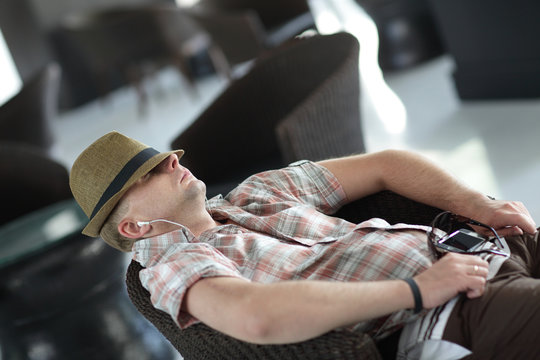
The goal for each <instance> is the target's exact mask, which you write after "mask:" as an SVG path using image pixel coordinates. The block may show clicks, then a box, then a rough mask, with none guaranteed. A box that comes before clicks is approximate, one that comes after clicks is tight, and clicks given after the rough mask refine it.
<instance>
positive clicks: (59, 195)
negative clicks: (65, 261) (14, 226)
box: [0, 142, 72, 225]
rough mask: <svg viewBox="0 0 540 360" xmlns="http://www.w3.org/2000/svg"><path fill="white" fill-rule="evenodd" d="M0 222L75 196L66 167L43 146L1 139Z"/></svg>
mask: <svg viewBox="0 0 540 360" xmlns="http://www.w3.org/2000/svg"><path fill="white" fill-rule="evenodd" d="M0 187H1V188H2V203H1V204H2V205H1V207H0V225H2V224H4V223H7V222H9V221H11V220H13V219H15V218H17V217H19V216H21V215H24V214H27V213H29V212H32V211H34V210H37V209H40V208H42V207H45V206H47V205H50V204H53V203H55V202H58V201H61V200H65V199H69V198H71V197H72V195H71V190H70V188H69V176H68V171H67V169H66V168H65V167H64V166H63V165H62V164H60V163H58V162H57V161H56V160H54V159H52V158H51V157H50V156H49V155H47V154H46V153H45V152H44V151H43V150H42V149H40V148H38V147H35V146H31V145H27V144H25V143H16V142H0Z"/></svg>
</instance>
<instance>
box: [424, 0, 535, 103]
mask: <svg viewBox="0 0 540 360" xmlns="http://www.w3.org/2000/svg"><path fill="white" fill-rule="evenodd" d="M429 3H430V5H431V7H432V9H433V13H434V15H435V19H436V21H437V25H438V26H439V28H440V30H441V35H442V38H443V40H444V42H445V44H446V46H447V48H448V52H449V53H450V55H451V56H452V57H453V59H454V61H455V69H454V73H453V80H454V84H455V86H456V90H457V94H458V96H459V97H460V98H461V99H464V100H478V99H516V98H538V97H539V96H540V67H539V66H538V63H539V61H540V49H539V48H538V46H536V43H537V42H538V34H539V33H540V22H539V21H538V18H539V17H540V3H538V2H535V1H530V0H516V1H513V2H512V3H509V2H506V1H501V0H496V1H487V0H476V1H467V0H455V1H442V0H429Z"/></svg>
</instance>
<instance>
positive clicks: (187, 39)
mask: <svg viewBox="0 0 540 360" xmlns="http://www.w3.org/2000/svg"><path fill="white" fill-rule="evenodd" d="M52 38H53V44H54V45H55V49H56V51H57V53H58V57H59V59H60V61H61V64H62V66H63V67H64V68H65V69H66V73H67V74H68V79H69V80H70V83H69V84H68V85H69V86H68V87H66V89H71V91H73V90H78V92H76V93H74V94H72V95H71V99H69V100H66V102H72V103H74V104H81V103H84V102H86V101H88V100H91V99H94V93H97V94H98V95H99V96H100V97H105V96H106V95H107V94H108V93H109V92H111V91H112V90H114V89H116V88H118V87H120V86H123V85H125V84H129V85H131V86H133V87H134V89H135V90H136V92H137V95H138V99H139V109H140V110H141V111H144V109H145V107H146V103H147V97H148V95H147V94H146V91H145V87H144V80H145V79H146V78H149V77H151V76H152V75H154V74H155V73H157V71H158V70H159V69H162V68H163V67H165V66H171V67H173V68H174V69H176V70H178V73H179V74H181V76H182V77H183V78H184V79H185V80H186V81H187V83H188V85H189V86H188V88H190V90H191V91H192V92H195V79H196V77H197V76H198V74H197V72H196V68H195V66H194V65H193V62H194V59H195V58H196V57H197V56H203V55H207V59H208V61H209V64H208V66H209V67H211V70H208V71H216V72H218V73H219V74H221V75H223V76H225V77H229V66H228V64H227V63H226V58H225V57H224V56H223V55H222V53H221V51H220V49H219V48H216V47H215V45H214V43H213V42H212V41H211V39H210V36H209V35H208V34H207V33H206V31H204V30H203V29H202V28H201V27H200V26H199V25H198V24H197V22H196V21H195V20H194V19H192V18H191V17H189V16H187V15H186V14H185V13H184V12H183V11H182V10H181V9H179V8H178V7H176V6H172V5H166V4H165V5H153V6H129V7H127V6H117V7H111V8H106V9H103V10H97V11H94V12H85V13H80V14H74V15H72V16H70V17H68V18H66V19H65V21H63V22H62V23H61V24H60V25H59V26H58V27H57V28H56V29H55V30H54V31H53V35H52ZM79 82H83V83H84V84H86V85H87V86H88V87H89V88H90V89H89V90H88V89H80V86H78V83H79ZM68 95H69V94H68ZM68 95H66V96H68Z"/></svg>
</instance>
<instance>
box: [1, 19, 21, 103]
mask: <svg viewBox="0 0 540 360" xmlns="http://www.w3.org/2000/svg"><path fill="white" fill-rule="evenodd" d="M0 79H1V81H0V105H1V104H3V103H5V102H6V101H7V100H8V99H9V98H11V97H12V96H13V95H15V94H16V93H17V92H18V91H19V89H20V88H21V86H22V83H21V78H20V77H19V73H18V72H17V69H16V68H15V64H14V63H13V58H12V57H11V54H10V52H9V50H8V48H7V45H6V42H5V41H4V35H3V34H2V31H1V30H0Z"/></svg>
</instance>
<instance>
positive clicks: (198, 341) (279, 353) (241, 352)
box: [126, 191, 440, 360]
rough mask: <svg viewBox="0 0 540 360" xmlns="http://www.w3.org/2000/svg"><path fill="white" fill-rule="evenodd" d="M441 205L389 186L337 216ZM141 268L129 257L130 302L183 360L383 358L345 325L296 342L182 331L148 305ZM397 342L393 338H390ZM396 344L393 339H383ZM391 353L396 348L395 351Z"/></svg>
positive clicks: (408, 218) (426, 215) (404, 215)
mask: <svg viewBox="0 0 540 360" xmlns="http://www.w3.org/2000/svg"><path fill="white" fill-rule="evenodd" d="M439 212H440V210H439V209H437V208H433V207H431V206H427V205H425V204H421V203H418V202H416V201H412V200H410V199H408V198H405V197H403V196H400V195H397V194H395V193H392V192H389V191H383V192H380V193H377V194H374V195H371V196H368V197H366V198H363V199H360V200H357V201H355V202H353V203H350V204H348V205H347V206H345V207H344V208H342V209H341V210H340V211H339V212H338V213H337V214H336V216H339V217H342V218H344V219H347V220H349V221H353V222H355V223H357V222H361V221H363V220H366V219H369V218H372V217H381V218H384V219H387V220H388V221H389V222H390V223H397V222H409V223H415V224H428V223H429V222H430V221H431V220H432V219H433V218H434V217H435V216H436V215H437V214H438V213H439ZM142 269H143V267H142V266H141V265H140V264H139V263H137V262H136V261H132V262H131V264H130V265H129V267H128V271H127V276H126V284H127V291H128V294H129V297H130V298H131V301H132V302H133V304H134V305H135V307H136V308H137V310H139V312H141V313H142V314H143V315H144V316H145V317H146V318H147V319H148V320H149V321H150V322H151V323H152V324H154V326H155V327H156V328H157V329H158V330H159V331H160V332H161V333H162V334H163V335H164V336H165V337H166V338H167V339H168V340H169V341H170V342H171V344H172V345H173V346H174V347H175V348H176V349H177V350H178V351H179V352H180V354H181V355H182V356H183V357H184V359H186V360H188V359H216V360H217V359H220V360H221V359H231V360H232V359H234V360H237V359H246V360H252V359H261V360H262V359H264V360H266V359H276V360H285V359H298V360H300V359H314V360H315V359H317V360H318V359H335V360H338V359H339V360H344V359H351V360H352V359H381V352H383V353H384V350H388V349H381V352H380V351H379V349H377V347H376V345H375V343H374V341H373V340H372V339H371V338H370V337H369V336H368V335H367V334H362V333H355V332H351V331H348V330H334V331H330V332H329V333H326V334H324V335H321V336H319V337H316V338H314V339H311V340H308V341H303V342H299V343H294V344H283V345H255V344H251V343H247V342H243V341H240V340H236V339H234V338H231V337H229V336H227V335H224V334H222V333H220V332H218V331H215V330H213V329H211V328H209V327H208V326H206V325H204V324H202V323H199V324H195V325H192V326H190V327H188V328H187V329H185V330H181V329H180V328H179V327H178V326H177V325H176V324H175V323H174V322H173V320H172V318H171V317H170V315H168V314H167V313H165V312H163V311H161V310H158V309H156V308H154V307H153V306H152V303H151V300H150V294H149V292H148V291H147V290H146V289H145V288H144V287H143V286H142V284H141V282H140V279H139V272H140V271H141V270H142ZM393 340H394V342H395V339H393ZM384 345H385V346H387V347H390V348H392V349H394V351H395V349H396V346H397V344H396V343H392V344H390V343H388V342H386V343H385V344H384ZM394 354H395V352H394Z"/></svg>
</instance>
